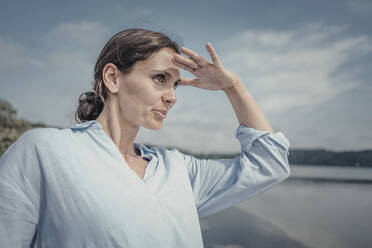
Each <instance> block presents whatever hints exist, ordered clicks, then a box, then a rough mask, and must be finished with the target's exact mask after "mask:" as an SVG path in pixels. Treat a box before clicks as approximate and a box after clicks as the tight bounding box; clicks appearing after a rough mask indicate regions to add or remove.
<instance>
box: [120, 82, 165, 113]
mask: <svg viewBox="0 0 372 248" xmlns="http://www.w3.org/2000/svg"><path fill="white" fill-rule="evenodd" d="M126 83H127V84H125V85H123V87H122V88H120V91H119V95H120V105H121V107H122V108H123V109H124V108H125V107H127V111H126V112H128V109H131V110H132V111H130V112H137V114H138V111H148V110H150V109H151V108H153V107H159V106H161V94H160V93H161V92H160V91H159V90H156V89H155V87H154V85H152V84H153V82H152V81H151V80H135V81H134V80H132V81H127V82H126ZM132 114H133V113H132Z"/></svg>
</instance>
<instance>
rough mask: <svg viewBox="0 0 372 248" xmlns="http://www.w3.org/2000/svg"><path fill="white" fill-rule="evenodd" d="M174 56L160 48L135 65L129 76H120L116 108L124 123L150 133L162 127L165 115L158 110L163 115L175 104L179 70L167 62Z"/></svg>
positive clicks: (170, 51)
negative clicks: (146, 129)
mask: <svg viewBox="0 0 372 248" xmlns="http://www.w3.org/2000/svg"><path fill="white" fill-rule="evenodd" d="M175 53H176V52H175V51H174V50H173V49H171V48H162V49H160V50H159V51H157V52H155V53H153V54H152V55H151V56H150V57H149V58H147V59H146V60H144V61H139V62H137V63H136V64H135V65H134V67H133V70H132V71H131V72H130V73H128V74H123V73H121V74H120V76H119V78H118V80H119V82H120V84H119V85H120V86H119V92H118V96H119V98H118V99H119V108H120V114H122V118H124V119H125V121H126V122H129V123H131V124H133V125H134V126H142V127H145V128H148V129H153V130H158V129H160V128H161V127H162V124H163V119H164V118H165V116H164V115H163V114H161V113H160V112H159V111H166V112H167V111H168V110H169V109H170V108H171V107H172V106H173V105H174V104H175V103H176V101H177V98H176V92H175V84H176V83H177V84H178V80H179V77H180V72H179V69H180V67H178V66H176V65H175V64H173V63H172V61H171V58H172V57H173V54H175Z"/></svg>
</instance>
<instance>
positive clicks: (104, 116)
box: [96, 102, 140, 157]
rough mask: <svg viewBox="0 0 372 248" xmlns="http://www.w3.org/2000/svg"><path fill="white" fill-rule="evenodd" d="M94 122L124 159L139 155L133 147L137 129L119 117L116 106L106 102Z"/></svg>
mask: <svg viewBox="0 0 372 248" xmlns="http://www.w3.org/2000/svg"><path fill="white" fill-rule="evenodd" d="M96 120H97V121H98V122H99V123H100V124H101V126H102V128H103V130H104V131H105V132H106V134H107V135H108V136H109V137H110V138H111V139H112V140H113V141H114V143H115V144H116V146H117V147H118V149H119V151H120V152H121V154H122V155H123V156H124V157H138V156H139V155H140V154H139V151H136V149H135V147H134V145H133V143H134V140H135V138H136V136H137V133H138V130H139V127H138V126H135V125H133V124H131V123H129V122H128V121H126V120H125V119H124V118H122V117H121V115H120V111H119V108H118V104H113V103H112V102H106V104H105V105H104V108H103V110H102V112H101V114H100V115H99V116H98V118H97V119H96Z"/></svg>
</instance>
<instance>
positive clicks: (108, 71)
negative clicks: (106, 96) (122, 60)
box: [102, 63, 121, 93]
mask: <svg viewBox="0 0 372 248" xmlns="http://www.w3.org/2000/svg"><path fill="white" fill-rule="evenodd" d="M120 73H121V72H120V70H119V69H118V68H117V67H116V65H114V64H113V63H107V64H106V65H105V66H104V67H103V70H102V79H103V83H104V84H105V86H106V88H107V90H108V91H109V92H110V93H117V92H118V91H119V80H118V77H119V75H120Z"/></svg>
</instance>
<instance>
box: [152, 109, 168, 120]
mask: <svg viewBox="0 0 372 248" xmlns="http://www.w3.org/2000/svg"><path fill="white" fill-rule="evenodd" d="M153 111H154V113H155V114H156V115H157V116H158V117H159V118H161V119H164V118H165V117H167V112H168V111H166V110H159V109H154V110H153Z"/></svg>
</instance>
